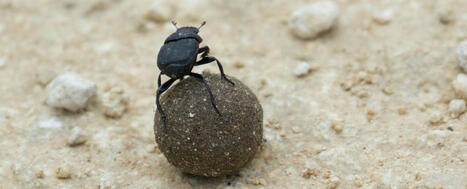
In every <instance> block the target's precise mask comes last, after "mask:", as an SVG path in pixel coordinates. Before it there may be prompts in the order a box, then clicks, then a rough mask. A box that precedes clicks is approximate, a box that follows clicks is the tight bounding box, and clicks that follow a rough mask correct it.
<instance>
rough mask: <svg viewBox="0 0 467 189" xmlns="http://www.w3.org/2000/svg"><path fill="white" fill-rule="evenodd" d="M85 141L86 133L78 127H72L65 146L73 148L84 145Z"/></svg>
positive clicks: (86, 138)
mask: <svg viewBox="0 0 467 189" xmlns="http://www.w3.org/2000/svg"><path fill="white" fill-rule="evenodd" d="M87 140H88V136H87V134H86V132H85V131H84V130H83V129H81V128H79V127H74V128H73V129H72V130H71V134H70V136H69V137H68V141H67V144H68V146H71V147H74V146H78V145H81V144H84V143H86V141H87Z"/></svg>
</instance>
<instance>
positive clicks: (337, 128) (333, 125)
mask: <svg viewBox="0 0 467 189" xmlns="http://www.w3.org/2000/svg"><path fill="white" fill-rule="evenodd" d="M331 129H332V130H334V131H335V132H336V133H341V132H342V130H343V129H344V126H343V125H342V124H339V122H337V121H333V122H332V123H331Z"/></svg>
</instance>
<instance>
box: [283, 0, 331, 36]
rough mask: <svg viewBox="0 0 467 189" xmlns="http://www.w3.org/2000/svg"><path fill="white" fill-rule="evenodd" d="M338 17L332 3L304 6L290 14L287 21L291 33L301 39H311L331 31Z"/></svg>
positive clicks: (325, 2) (324, 2) (323, 2)
mask: <svg viewBox="0 0 467 189" xmlns="http://www.w3.org/2000/svg"><path fill="white" fill-rule="evenodd" d="M338 16H339V7H338V6H337V4H336V3H334V2H332V1H322V2H317V3H313V4H310V5H306V6H305V7H302V8H299V9H297V10H295V11H294V12H293V13H292V16H291V19H290V21H289V29H290V30H291V32H292V33H293V34H294V35H295V36H297V37H299V38H302V39H311V38H314V37H316V36H317V35H318V34H319V33H321V32H324V31H327V30H329V29H331V28H332V27H333V26H334V25H335V23H336V21H337V17H338Z"/></svg>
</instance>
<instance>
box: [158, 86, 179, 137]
mask: <svg viewBox="0 0 467 189" xmlns="http://www.w3.org/2000/svg"><path fill="white" fill-rule="evenodd" d="M175 80H176V79H170V80H168V81H167V82H165V83H164V84H162V86H160V87H159V88H157V94H156V106H157V110H158V111H159V114H161V119H162V130H163V131H164V133H165V132H166V131H167V126H166V116H165V113H164V111H163V110H162V106H161V104H160V102H159V98H160V96H161V94H162V93H164V92H165V91H166V90H167V89H169V87H170V86H171V85H172V84H173V83H174V81H175Z"/></svg>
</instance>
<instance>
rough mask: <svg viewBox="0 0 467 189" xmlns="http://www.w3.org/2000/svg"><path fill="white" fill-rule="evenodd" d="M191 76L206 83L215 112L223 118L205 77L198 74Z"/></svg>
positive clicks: (191, 74)
mask: <svg viewBox="0 0 467 189" xmlns="http://www.w3.org/2000/svg"><path fill="white" fill-rule="evenodd" d="M190 76H192V77H194V78H197V79H200V80H201V81H203V83H204V86H206V89H207V90H208V93H209V96H210V97H211V104H212V106H213V107H214V110H216V112H217V114H219V116H222V115H221V113H220V112H219V110H218V109H217V106H216V101H215V99H214V95H212V91H211V87H210V86H209V84H208V83H207V82H206V80H205V79H204V77H203V76H202V75H201V74H197V73H193V72H192V73H190Z"/></svg>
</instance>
